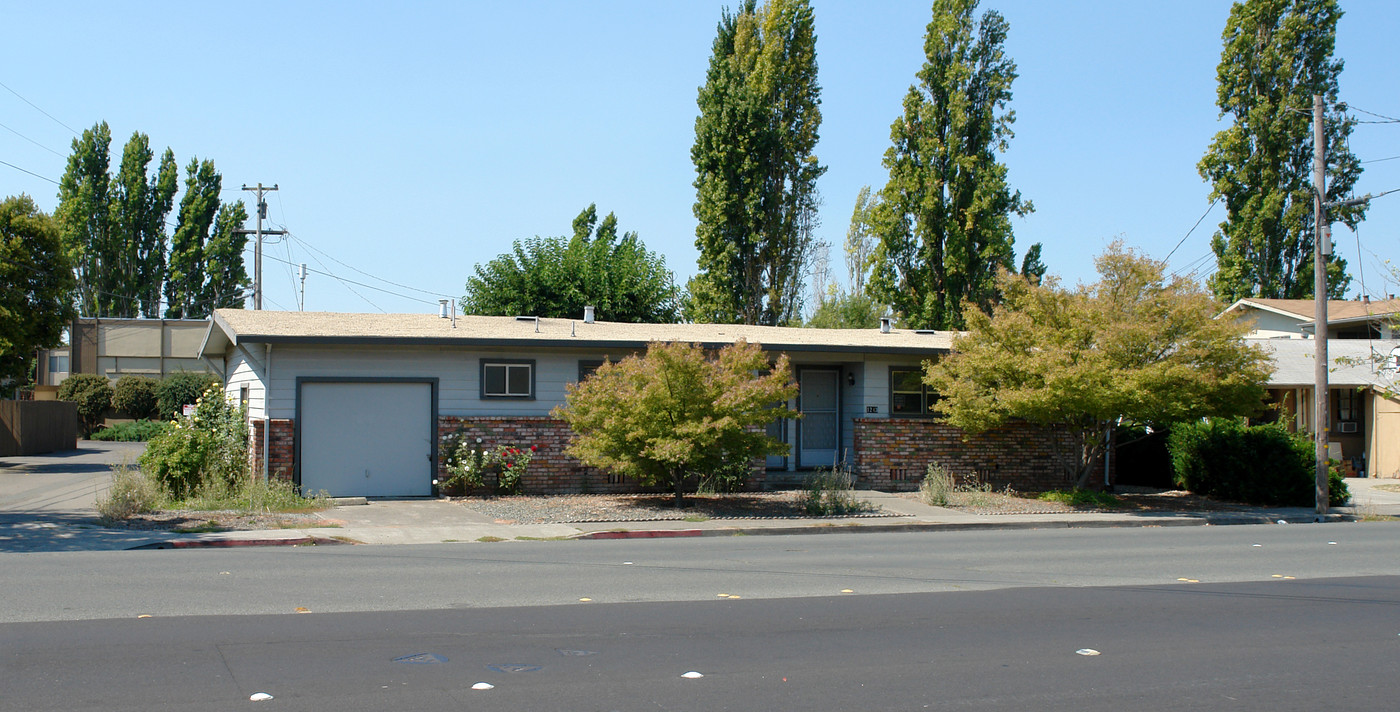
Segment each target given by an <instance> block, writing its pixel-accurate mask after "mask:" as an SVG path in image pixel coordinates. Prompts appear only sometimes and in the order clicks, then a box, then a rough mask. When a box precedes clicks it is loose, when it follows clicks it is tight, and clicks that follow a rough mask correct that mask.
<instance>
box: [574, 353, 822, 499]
mask: <svg viewBox="0 0 1400 712" xmlns="http://www.w3.org/2000/svg"><path fill="white" fill-rule="evenodd" d="M755 374H761V375H755ZM567 390H568V395H567V400H566V402H565V404H564V405H563V406H560V407H558V408H555V409H554V411H553V415H554V416H555V417H557V418H562V419H563V420H564V421H565V422H567V423H568V424H569V427H570V428H572V429H573V431H574V436H575V437H574V440H573V442H572V443H571V444H570V445H569V454H570V455H572V456H573V457H576V458H578V459H579V460H580V461H582V462H583V463H584V464H585V465H588V466H590V467H598V468H602V469H607V470H612V471H614V472H616V473H618V474H621V475H624V476H627V477H632V478H635V479H636V480H637V482H638V483H640V484H642V485H646V486H651V485H664V486H667V487H668V488H670V489H671V490H672V491H673V492H675V495H676V506H677V507H680V506H682V504H683V501H684V499H683V498H684V494H683V492H684V489H685V482H686V479H687V478H688V477H689V476H691V475H698V474H703V473H706V472H711V471H714V470H717V469H719V468H721V467H723V466H724V465H725V464H726V463H733V462H750V461H753V460H755V459H757V458H761V457H764V456H766V455H770V454H774V455H777V454H783V453H785V452H786V451H787V446H786V445H784V444H783V443H781V442H778V441H777V440H774V439H773V438H771V437H769V436H768V435H767V434H766V433H765V432H764V426H766V425H767V424H769V423H771V422H772V421H773V420H774V419H777V418H790V417H795V416H796V414H795V413H793V412H791V411H789V410H788V409H787V407H786V406H785V405H782V404H784V403H786V402H787V401H788V399H790V398H792V397H793V396H795V395H796V393H797V388H796V386H795V385H794V384H793V383H792V376H791V372H790V369H789V364H788V360H787V356H780V357H779V358H778V360H777V362H776V363H772V364H770V363H769V362H768V358H767V356H765V355H764V353H763V350H762V349H760V348H759V347H758V346H757V345H755V344H747V343H745V342H742V341H740V342H738V343H736V344H734V345H732V346H726V347H724V348H722V349H720V350H719V352H718V353H715V354H707V353H706V352H705V350H704V349H703V348H701V347H700V346H699V345H696V344H686V343H652V344H651V345H649V346H648V347H647V351H646V353H644V354H642V355H634V356H628V357H627V358H625V359H623V360H622V361H620V362H617V363H604V364H603V365H602V366H600V367H599V368H598V370H597V371H594V372H593V375H591V376H589V377H588V378H587V379H585V380H584V381H583V382H581V383H578V384H570V385H568V386H567ZM775 404H777V405H775Z"/></svg>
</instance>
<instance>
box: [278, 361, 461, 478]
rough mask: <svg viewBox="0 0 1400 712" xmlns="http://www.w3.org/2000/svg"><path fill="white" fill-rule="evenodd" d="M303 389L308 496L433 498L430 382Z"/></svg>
mask: <svg viewBox="0 0 1400 712" xmlns="http://www.w3.org/2000/svg"><path fill="white" fill-rule="evenodd" d="M299 390H300V394H299V397H300V413H299V422H300V425H301V428H300V430H301V433H300V436H301V438H300V445H301V447H300V452H299V453H298V461H299V463H300V465H301V486H302V490H303V491H306V492H316V491H319V490H325V491H327V492H329V493H330V494H331V495H332V496H335V497H351V496H362V497H426V496H428V495H430V494H432V481H433V463H432V454H433V440H432V437H433V429H434V428H433V389H432V384H430V383H343V382H327V383H317V382H303V383H301V384H300V389H299Z"/></svg>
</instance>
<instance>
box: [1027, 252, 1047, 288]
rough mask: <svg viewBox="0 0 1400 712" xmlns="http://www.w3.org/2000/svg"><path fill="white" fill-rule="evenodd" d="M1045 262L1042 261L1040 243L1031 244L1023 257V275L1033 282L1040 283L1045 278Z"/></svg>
mask: <svg viewBox="0 0 1400 712" xmlns="http://www.w3.org/2000/svg"><path fill="white" fill-rule="evenodd" d="M1046 269H1047V268H1046V267H1045V263H1044V262H1041V261H1040V243H1039V242H1037V243H1035V244H1034V245H1031V247H1030V249H1029V250H1026V254H1025V255H1024V256H1023V257H1022V258H1021V276H1022V277H1025V278H1026V279H1027V280H1029V281H1030V283H1031V284H1040V283H1041V281H1043V280H1044V279H1045V270H1046Z"/></svg>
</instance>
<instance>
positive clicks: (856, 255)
mask: <svg viewBox="0 0 1400 712" xmlns="http://www.w3.org/2000/svg"><path fill="white" fill-rule="evenodd" d="M879 201H880V197H879V196H878V195H877V196H875V197H874V198H871V196H870V186H868V185H863V186H861V187H860V193H858V194H856V207H855V209H854V210H852V211H851V225H850V227H848V228H846V243H845V246H844V247H845V250H846V274H847V276H848V277H849V278H850V285H851V292H852V293H854V294H864V293H865V278H866V275H868V274H869V273H870V258H871V256H872V255H873V254H874V252H875V228H874V223H875V208H876V206H877V205H878V204H879Z"/></svg>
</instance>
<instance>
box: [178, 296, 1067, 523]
mask: <svg viewBox="0 0 1400 712" xmlns="http://www.w3.org/2000/svg"><path fill="white" fill-rule="evenodd" d="M741 339H742V340H745V341H748V342H750V343H756V344H760V345H761V346H762V347H763V348H764V349H765V350H766V351H768V352H770V353H774V354H777V353H784V354H787V355H788V357H789V359H790V361H791V362H792V365H793V371H794V373H793V377H794V379H795V380H796V382H797V383H798V388H799V393H798V396H797V398H796V399H795V400H794V402H793V403H792V406H793V407H794V408H795V409H796V410H798V411H799V412H801V413H802V416H803V417H802V418H801V419H800V420H792V421H781V422H777V423H774V424H773V426H771V427H770V429H769V432H770V433H772V434H773V435H775V436H776V437H779V438H780V439H782V440H783V441H784V442H786V443H788V444H789V445H790V446H791V449H792V452H791V454H790V455H789V456H787V457H772V458H769V459H768V461H767V463H766V465H767V467H766V468H765V469H764V470H763V471H762V472H756V473H755V477H754V479H753V481H752V482H751V484H752V485H753V486H755V487H768V486H775V485H778V486H781V485H790V484H794V483H798V482H800V481H801V479H802V478H803V477H804V476H805V471H808V470H811V469H814V468H818V467H831V466H832V465H833V463H838V464H844V465H846V466H848V467H850V468H851V469H852V470H853V472H854V473H855V475H856V476H857V478H858V481H859V483H860V484H862V485H864V486H872V487H881V488H894V489H912V488H915V487H917V486H918V483H919V481H920V480H921V479H922V478H923V475H924V472H925V470H926V469H927V467H928V465H929V464H930V463H931V462H933V461H935V460H937V461H938V462H940V463H942V464H943V465H945V466H946V467H948V468H949V469H950V470H952V471H954V472H956V473H958V474H961V475H964V476H968V475H975V476H978V477H980V478H982V479H984V480H985V481H988V482H991V483H993V484H995V485H997V486H1002V485H1012V486H1015V487H1017V488H1021V489H1044V488H1048V487H1057V486H1064V485H1065V484H1066V483H1067V476H1066V475H1065V473H1064V470H1063V469H1062V468H1060V467H1058V466H1057V463H1058V462H1059V460H1058V459H1057V457H1058V456H1059V454H1060V451H1059V450H1057V449H1056V448H1057V445H1058V443H1059V442H1062V441H1056V440H1055V438H1059V437H1062V435H1061V434H1060V433H1059V432H1058V431H1052V430H1046V429H1040V428H1033V427H1030V426H1019V427H1013V428H1006V429H1003V430H1000V431H993V432H991V433H985V434H983V435H980V436H978V437H975V438H971V439H969V440H964V439H963V437H962V434H961V433H960V432H959V431H957V430H955V429H953V428H951V427H950V426H946V425H942V424H939V423H935V422H933V420H932V418H931V417H930V415H931V408H932V407H933V404H934V400H935V399H934V398H932V397H931V396H930V394H929V393H928V389H927V388H926V387H925V386H924V385H923V383H922V381H921V374H922V363H923V361H925V360H927V359H934V358H938V357H939V356H940V355H942V354H945V353H947V352H948V350H949V348H950V346H951V334H950V333H948V332H924V331H907V330H898V329H894V330H889V331H888V332H884V331H882V330H876V329H869V330H857V329H845V330H834V329H799V328H786V327H761V326H743V325H728V324H718V325H716V324H621V323H607V322H592V321H591V320H588V321H585V320H583V319H579V320H569V319H536V318H533V317H483V316H464V317H457V318H456V319H453V320H449V319H446V318H439V317H438V316H434V315H420V314H340V313H312V312H273V311H243V310H219V311H217V312H216V313H215V314H214V317H213V319H212V321H211V323H210V325H209V328H208V331H207V333H206V335H205V337H204V341H203V344H202V345H201V346H200V348H199V350H198V353H199V355H200V356H201V357H203V358H204V359H206V360H207V361H209V362H211V363H214V364H216V365H217V367H218V368H217V370H218V371H219V372H220V375H222V377H223V379H224V382H225V387H226V392H227V394H228V395H229V397H230V398H234V399H237V400H239V401H240V402H242V403H244V404H246V405H247V407H248V415H249V419H250V421H251V425H252V428H251V430H252V450H253V453H252V456H253V458H254V460H255V462H256V464H258V465H259V466H260V467H263V468H265V471H267V472H270V473H273V474H274V475H277V476H281V477H284V478H287V479H291V480H292V481H294V482H295V483H297V484H299V485H300V486H301V487H302V488H303V489H305V490H310V491H315V490H321V489H324V490H326V491H327V492H330V493H331V494H334V495H369V496H427V495H430V494H432V492H433V481H434V479H435V478H437V477H440V476H442V470H441V466H440V464H439V457H438V455H439V453H438V446H439V443H440V442H441V440H442V438H444V437H446V436H447V435H449V434H451V433H454V432H457V431H459V430H465V431H467V433H468V434H469V435H470V436H471V437H477V438H481V441H482V443H483V445H484V446H486V447H494V446H497V445H515V446H520V447H525V446H528V445H536V446H537V447H538V448H539V452H538V453H536V455H535V458H534V460H533V461H532V462H531V465H530V468H529V472H528V473H527V476H526V478H525V481H524V489H525V491H527V492H581V491H595V492H598V491H636V489H637V488H636V486H635V485H634V484H631V483H628V482H624V481H621V480H619V479H618V478H616V477H615V476H612V475H609V474H608V473H601V472H596V471H592V470H589V469H588V468H584V467H583V466H582V465H581V464H580V463H578V462H577V461H575V460H573V459H572V458H570V457H568V456H567V455H566V454H565V453H564V449H565V447H566V446H567V444H568V441H569V438H570V433H569V431H568V428H567V426H566V425H565V424H564V423H563V421H561V420H558V419H556V418H553V417H552V416H550V411H551V410H552V409H553V408H554V407H555V406H558V405H561V404H563V403H564V399H565V386H566V384H568V383H572V382H576V381H578V380H579V379H581V378H584V377H586V376H587V374H588V373H589V372H590V371H591V370H592V369H594V368H596V367H597V366H598V365H599V364H601V363H602V362H603V360H604V359H612V360H617V359H621V358H622V357H625V356H627V355H629V354H632V353H636V352H638V351H641V350H644V349H645V348H646V346H647V344H648V343H649V342H653V341H685V342H692V343H700V344H704V345H705V346H707V347H720V346H723V345H726V344H732V343H734V342H736V341H738V340H741ZM265 432H270V433H271V437H270V438H264V436H263V435H264V433H265Z"/></svg>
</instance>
